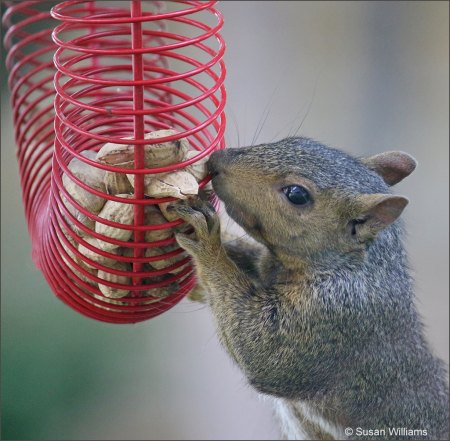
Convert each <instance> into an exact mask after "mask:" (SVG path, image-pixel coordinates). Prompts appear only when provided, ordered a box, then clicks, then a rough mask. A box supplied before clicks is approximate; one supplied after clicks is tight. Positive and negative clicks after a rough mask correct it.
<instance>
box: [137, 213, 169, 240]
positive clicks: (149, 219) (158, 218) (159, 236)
mask: <svg viewBox="0 0 450 441" xmlns="http://www.w3.org/2000/svg"><path fill="white" fill-rule="evenodd" d="M144 222H145V225H161V224H165V223H167V219H166V218H165V217H164V216H163V214H162V213H161V211H160V210H159V208H158V207H157V206H156V205H146V206H145V221H144ZM172 234H173V229H172V228H164V229H161V230H153V231H146V232H145V239H144V240H145V242H154V241H156V240H164V239H168V238H169V237H171V236H172Z"/></svg>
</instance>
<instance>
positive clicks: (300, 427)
mask: <svg viewBox="0 0 450 441" xmlns="http://www.w3.org/2000/svg"><path fill="white" fill-rule="evenodd" d="M274 403H275V410H276V414H277V416H278V418H279V420H280V422H281V427H282V430H283V435H284V439H288V440H332V439H346V437H345V434H344V431H343V428H342V427H339V426H336V424H334V423H332V422H330V421H327V420H326V419H325V418H324V417H323V416H322V415H321V414H320V413H319V412H317V411H316V410H315V409H312V408H311V407H310V406H309V405H307V404H305V403H303V402H301V401H296V402H293V401H288V400H284V399H282V398H276V399H274Z"/></svg>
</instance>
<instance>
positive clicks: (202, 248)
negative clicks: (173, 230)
mask: <svg viewBox="0 0 450 441" xmlns="http://www.w3.org/2000/svg"><path fill="white" fill-rule="evenodd" d="M168 209H169V210H174V211H176V213H177V214H178V216H179V217H180V218H181V219H183V220H184V221H186V222H187V223H189V224H191V225H192V226H193V227H194V229H195V233H196V234H195V237H196V240H193V239H191V238H190V237H188V236H186V235H184V234H181V233H179V234H177V235H176V236H175V237H176V239H177V242H178V244H179V245H180V246H181V247H182V248H184V249H185V250H186V251H187V252H188V253H190V254H192V255H197V256H198V254H199V253H202V252H203V253H209V252H214V250H215V249H216V248H220V219H219V216H218V215H217V213H216V211H215V210H214V207H213V206H212V205H211V204H210V203H209V202H206V201H202V200H197V199H188V200H184V201H181V202H180V203H179V204H177V205H173V206H169V207H168Z"/></svg>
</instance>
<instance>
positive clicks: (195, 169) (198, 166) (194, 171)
mask: <svg viewBox="0 0 450 441" xmlns="http://www.w3.org/2000/svg"><path fill="white" fill-rule="evenodd" d="M200 153H201V152H198V151H197V150H190V151H189V152H187V155H186V157H185V158H184V161H187V160H188V159H192V158H194V157H195V156H197V155H198V154H200ZM208 161H209V155H206V156H204V157H203V158H202V159H199V160H198V161H197V162H194V163H193V164H191V165H188V166H187V167H185V168H184V169H182V170H184V171H187V172H188V173H190V174H191V175H192V176H194V178H195V179H196V180H197V182H200V181H201V180H202V179H204V178H205V177H206V175H207V174H208V169H207V163H208Z"/></svg>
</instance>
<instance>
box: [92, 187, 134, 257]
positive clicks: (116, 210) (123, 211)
mask: <svg viewBox="0 0 450 441" xmlns="http://www.w3.org/2000/svg"><path fill="white" fill-rule="evenodd" d="M116 196H119V197H123V198H127V199H133V195H129V194H118V195H116ZM98 215H99V217H102V218H103V219H107V220H109V221H111V222H117V223H120V224H125V225H133V222H134V204H123V203H121V202H115V201H107V202H106V204H105V205H104V207H103V209H102V211H101V212H100V213H99V214H98ZM95 232H96V233H99V234H102V235H104V236H106V237H110V238H111V239H117V240H123V241H125V242H126V241H128V240H130V239H131V237H132V235H133V231H132V230H124V229H122V228H116V227H110V226H109V225H105V224H102V223H101V222H96V223H95ZM98 244H99V248H100V249H102V250H104V251H111V250H114V249H115V248H118V247H119V246H120V245H115V244H112V243H109V242H106V241H103V240H100V241H99V242H98Z"/></svg>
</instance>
